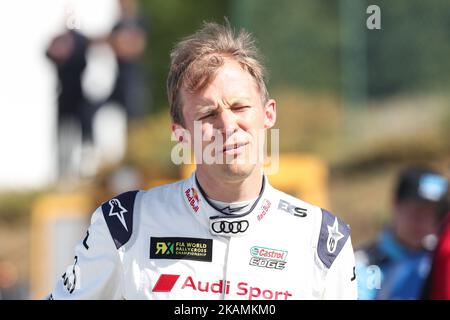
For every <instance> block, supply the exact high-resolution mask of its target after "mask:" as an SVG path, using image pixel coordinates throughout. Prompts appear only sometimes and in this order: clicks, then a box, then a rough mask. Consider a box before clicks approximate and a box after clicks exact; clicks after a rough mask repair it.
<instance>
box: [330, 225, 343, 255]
mask: <svg viewBox="0 0 450 320" xmlns="http://www.w3.org/2000/svg"><path fill="white" fill-rule="evenodd" d="M327 229H328V239H327V250H328V252H329V253H334V252H335V251H336V248H337V244H338V242H339V240H341V239H342V238H343V237H344V235H343V234H342V233H340V232H339V223H338V219H337V218H336V217H335V218H334V223H333V225H332V226H330V225H328V226H327Z"/></svg>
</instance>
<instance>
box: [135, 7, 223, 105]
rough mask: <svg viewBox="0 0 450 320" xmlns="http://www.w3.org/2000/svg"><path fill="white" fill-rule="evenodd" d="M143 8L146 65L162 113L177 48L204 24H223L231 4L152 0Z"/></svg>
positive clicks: (155, 98)
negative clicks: (176, 45)
mask: <svg viewBox="0 0 450 320" xmlns="http://www.w3.org/2000/svg"><path fill="white" fill-rule="evenodd" d="M140 5H141V6H140V8H141V9H140V10H141V11H140V14H142V15H143V16H144V17H145V18H146V23H147V25H148V26H149V34H148V48H147V50H146V53H145V57H144V59H145V61H144V66H145V68H146V71H147V74H149V75H150V79H151V80H150V83H149V87H150V88H151V91H152V96H153V100H154V102H153V103H154V108H153V111H159V110H162V109H167V108H168V103H167V95H166V79H167V74H168V72H169V62H170V51H171V50H172V48H173V45H174V44H175V43H176V42H177V41H178V40H180V39H181V38H183V37H185V36H188V35H189V34H191V33H193V32H194V31H195V30H197V29H198V28H200V27H201V25H202V23H203V21H218V22H221V21H223V17H224V16H225V15H226V8H227V1H208V0H196V1H182V0H152V1H141V2H140Z"/></svg>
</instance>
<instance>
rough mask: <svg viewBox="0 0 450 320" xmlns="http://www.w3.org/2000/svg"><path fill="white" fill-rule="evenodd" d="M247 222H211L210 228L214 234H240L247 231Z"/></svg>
mask: <svg viewBox="0 0 450 320" xmlns="http://www.w3.org/2000/svg"><path fill="white" fill-rule="evenodd" d="M248 226H249V223H248V221H247V220H241V221H232V222H230V221H216V222H213V224H212V226H211V228H212V230H213V231H214V232H215V233H233V234H236V233H242V232H245V231H246V230H247V229H248Z"/></svg>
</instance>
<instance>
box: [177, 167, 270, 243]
mask: <svg viewBox="0 0 450 320" xmlns="http://www.w3.org/2000/svg"><path fill="white" fill-rule="evenodd" d="M262 179H263V183H262V187H261V191H260V193H259V195H258V198H257V199H256V200H255V201H254V203H253V205H252V206H251V207H250V208H249V209H248V210H247V211H245V212H243V213H241V214H229V213H228V214H227V213H225V212H224V211H223V209H221V208H218V207H217V206H216V205H214V203H212V202H211V201H210V200H209V199H208V198H207V196H206V193H205V192H204V191H203V189H202V187H201V186H200V184H199V183H198V181H197V178H196V175H195V172H194V173H193V174H192V175H191V177H190V178H188V179H187V180H185V183H184V187H183V193H184V195H183V198H184V200H185V203H186V204H187V206H188V207H189V208H190V211H191V212H193V214H194V216H195V217H196V218H197V220H199V222H200V223H201V224H202V225H204V226H205V227H207V228H208V229H209V230H210V232H211V234H213V235H216V236H225V237H239V236H244V235H246V234H248V233H250V232H253V230H254V229H255V228H257V225H258V224H259V223H260V221H261V219H262V217H264V215H265V214H266V213H267V212H268V210H269V208H270V207H271V204H272V202H273V201H272V200H270V199H269V194H270V192H269V189H270V185H269V183H268V182H267V178H266V177H265V176H264V175H263V176H262Z"/></svg>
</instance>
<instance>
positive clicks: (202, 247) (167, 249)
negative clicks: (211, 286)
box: [150, 237, 213, 262]
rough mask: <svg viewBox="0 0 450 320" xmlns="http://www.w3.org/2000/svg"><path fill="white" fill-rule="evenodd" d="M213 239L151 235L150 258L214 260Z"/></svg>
mask: <svg viewBox="0 0 450 320" xmlns="http://www.w3.org/2000/svg"><path fill="white" fill-rule="evenodd" d="M212 250H213V240H212V239H200V238H182V237H163V238H157V237H151V238H150V259H172V260H195V261H204V262H211V261H212Z"/></svg>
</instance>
